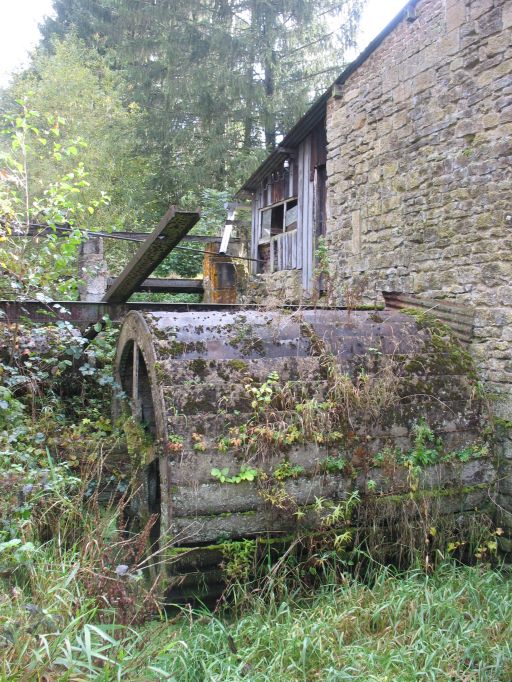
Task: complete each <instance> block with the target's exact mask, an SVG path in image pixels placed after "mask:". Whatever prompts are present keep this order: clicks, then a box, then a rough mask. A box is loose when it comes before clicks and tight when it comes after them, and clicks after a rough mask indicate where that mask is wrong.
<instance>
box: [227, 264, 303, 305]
mask: <svg viewBox="0 0 512 682" xmlns="http://www.w3.org/2000/svg"><path fill="white" fill-rule="evenodd" d="M301 292H302V270H280V271H278V272H272V273H265V274H260V275H251V277H250V278H249V281H248V282H247V284H246V287H245V290H244V291H243V292H241V293H240V294H239V296H238V302H239V303H257V304H261V305H265V306H267V307H270V308H271V307H275V306H279V305H283V304H284V303H293V304H297V303H300V302H301V300H302V298H303V297H302V293H301Z"/></svg>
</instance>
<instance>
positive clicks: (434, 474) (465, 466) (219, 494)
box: [171, 451, 496, 517]
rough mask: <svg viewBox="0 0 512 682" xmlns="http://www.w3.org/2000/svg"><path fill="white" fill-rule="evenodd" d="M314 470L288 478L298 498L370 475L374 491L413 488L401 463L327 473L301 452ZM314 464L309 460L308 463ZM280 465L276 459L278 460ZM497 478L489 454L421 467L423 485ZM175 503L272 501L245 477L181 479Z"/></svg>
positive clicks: (216, 506) (348, 487) (241, 505)
mask: <svg viewBox="0 0 512 682" xmlns="http://www.w3.org/2000/svg"><path fill="white" fill-rule="evenodd" d="M322 454H323V455H324V456H325V455H326V453H325V451H324V452H323V453H322ZM301 460H303V462H304V465H305V468H307V469H308V472H309V473H310V476H304V475H302V476H300V477H298V478H297V479H289V480H287V481H285V482H284V483H283V486H284V490H285V492H286V494H287V496H288V497H289V498H290V500H293V502H294V504H297V505H300V506H304V505H308V504H313V503H314V501H315V498H320V497H322V498H325V499H332V500H342V499H346V498H347V497H348V495H349V494H350V493H351V491H352V490H354V489H357V490H359V491H360V492H364V490H365V485H366V480H368V479H371V480H373V481H374V482H375V485H376V487H375V493H376V494H379V495H393V494H403V493H405V492H409V491H410V480H409V475H410V473H409V471H408V470H407V469H406V468H405V467H401V468H397V469H396V470H395V471H394V472H393V475H392V477H390V475H389V471H384V470H383V469H382V468H377V467H374V468H372V469H370V470H369V471H368V472H367V473H366V474H363V473H362V472H361V473H360V474H359V476H358V477H357V479H356V480H354V478H353V477H352V476H350V475H343V474H324V475H322V472H321V470H320V469H319V460H317V461H316V463H315V462H314V463H313V465H312V463H311V462H309V461H308V458H307V455H306V456H303V457H302V458H301ZM308 464H309V466H308ZM274 466H276V463H274ZM495 478H496V469H495V467H494V465H493V463H492V462H491V461H490V460H488V459H478V460H473V461H470V462H465V463H462V462H457V463H454V464H449V463H445V464H437V465H433V466H429V467H425V469H422V470H421V472H420V474H419V478H418V486H419V489H420V490H435V489H438V488H443V487H445V488H454V489H456V488H458V487H459V488H462V487H464V486H474V485H482V484H491V483H492V482H493V481H494V480H495ZM171 505H172V508H173V513H174V514H175V515H176V516H184V517H186V516H196V515H199V516H204V515H208V514H223V513H239V512H245V511H250V510H258V511H261V510H264V509H265V508H266V507H267V506H268V502H266V501H265V499H264V496H263V495H262V494H261V489H259V488H258V486H257V484H256V483H249V482H242V483H238V484H231V485H230V484H226V483H219V482H216V481H211V482H206V483H200V484H199V485H192V486H185V485H180V486H179V487H178V488H177V489H176V492H174V493H172V494H171Z"/></svg>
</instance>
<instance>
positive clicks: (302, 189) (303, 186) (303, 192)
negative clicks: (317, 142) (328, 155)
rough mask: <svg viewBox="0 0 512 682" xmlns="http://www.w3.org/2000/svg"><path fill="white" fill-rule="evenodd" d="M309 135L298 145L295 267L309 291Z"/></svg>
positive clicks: (311, 189) (311, 197)
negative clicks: (297, 208)
mask: <svg viewBox="0 0 512 682" xmlns="http://www.w3.org/2000/svg"><path fill="white" fill-rule="evenodd" d="M311 142H312V140H311V135H310V136H309V137H307V138H306V139H305V140H304V141H303V142H302V143H301V144H300V146H299V184H298V189H297V194H298V198H299V202H298V206H299V210H298V216H297V233H298V235H297V236H298V243H299V245H300V247H301V248H300V249H299V251H298V254H297V256H298V257H297V267H298V268H302V289H303V291H305V292H310V291H311V288H312V282H313V248H314V245H313V241H314V236H313V210H314V183H313V182H312V179H311V175H310V167H311V146H312V145H311Z"/></svg>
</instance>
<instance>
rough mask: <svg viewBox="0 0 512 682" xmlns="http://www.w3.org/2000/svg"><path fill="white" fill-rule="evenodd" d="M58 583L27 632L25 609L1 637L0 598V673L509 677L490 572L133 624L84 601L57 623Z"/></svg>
mask: <svg viewBox="0 0 512 682" xmlns="http://www.w3.org/2000/svg"><path fill="white" fill-rule="evenodd" d="M66 574H67V571H63V575H62V578H63V579H64V577H65V575H66ZM65 582H66V584H65V585H64V584H63V585H62V586H61V588H57V587H55V588H54V590H53V592H50V593H48V594H47V595H46V603H45V604H40V606H41V607H42V610H41V611H40V612H39V613H40V614H42V615H41V617H42V618H43V621H42V623H39V626H38V627H37V628H32V634H30V623H31V622H32V623H33V620H32V621H31V618H32V616H33V614H30V609H29V613H28V616H24V617H25V624H24V626H22V624H21V617H20V618H19V619H18V631H15V629H12V628H11V630H12V631H11V635H9V636H8V637H7V639H6V638H5V634H6V630H5V623H6V621H5V620H4V619H2V618H1V614H2V613H4V614H5V613H6V611H5V607H6V604H7V600H10V602H11V609H12V606H13V599H14V601H16V600H17V605H18V608H19V612H20V613H21V612H24V613H25V614H26V611H27V606H28V603H27V602H26V601H25V602H24V601H23V595H21V594H18V595H15V596H14V597H12V596H9V595H7V594H6V593H4V596H3V597H2V600H1V601H0V632H1V631H2V630H1V627H2V622H1V621H2V620H3V627H4V629H3V634H4V638H3V641H2V642H1V644H2V648H3V649H4V651H3V652H1V653H3V660H2V662H1V663H0V670H2V671H3V675H2V674H1V673H0V679H1V680H6V681H7V680H9V681H10V680H23V681H25V680H27V681H28V680H45V681H50V680H51V681H52V682H53V681H54V680H55V681H56V680H105V681H107V680H108V681H109V682H110V681H111V680H112V681H114V680H131V681H136V680H140V681H143V680H175V681H176V682H214V681H219V682H221V681H222V682H230V681H233V682H234V681H238V680H248V681H251V682H267V681H269V682H270V681H272V682H276V681H277V682H299V681H304V682H306V681H307V682H309V681H313V680H322V681H324V680H325V681H331V680H332V681H334V680H336V681H338V680H339V681H341V680H360V681H361V682H372V681H375V682H377V681H378V682H386V681H387V682H412V681H413V680H422V681H423V680H432V681H435V682H442V681H444V680H446V681H448V680H457V681H460V682H462V681H464V682H469V681H473V680H474V681H476V680H479V681H486V682H510V681H511V680H512V650H511V646H512V589H511V582H510V578H509V576H508V575H507V573H506V572H500V571H496V570H492V569H490V568H488V567H482V566H480V567H472V568H470V567H460V566H459V567H456V566H454V565H444V566H442V567H440V568H438V569H437V570H436V571H435V572H434V573H433V574H431V575H425V574H424V573H422V572H419V571H418V572H415V571H412V572H409V573H408V574H406V575H403V576H400V577H397V576H392V575H391V574H390V573H389V572H386V571H382V572H380V573H378V574H377V576H376V578H375V581H374V583H373V584H372V586H371V587H369V586H367V585H364V584H362V583H358V582H355V581H352V580H347V582H346V583H345V584H342V585H336V586H327V587H324V588H322V589H321V590H320V591H317V592H316V593H315V594H311V595H310V596H308V595H304V594H302V595H301V596H299V597H297V596H296V597H293V596H291V595H288V596H287V597H286V598H284V597H282V598H279V599H277V598H276V597H275V596H274V597H273V596H272V594H271V595H270V597H269V598H267V599H265V600H262V599H260V598H258V597H257V596H254V597H253V598H252V600H251V601H250V602H249V603H248V604H247V603H246V605H245V607H244V609H243V610H242V611H241V613H239V614H238V615H236V616H235V615H233V613H231V614H224V615H217V616H212V615H211V614H209V613H207V612H203V613H199V614H198V613H191V612H190V613H189V612H187V611H183V612H180V613H179V614H178V615H177V616H174V617H173V618H170V619H169V621H168V622H155V623H152V624H150V625H145V626H140V627H138V628H120V627H114V626H111V625H100V624H98V620H97V618H95V612H94V609H90V608H89V609H88V608H87V605H86V604H84V605H83V608H82V610H81V611H80V612H79V613H78V615H76V617H75V618H74V619H73V620H71V621H69V622H68V623H67V624H66V625H65V626H64V627H62V626H59V621H58V617H57V616H56V612H55V610H53V611H52V606H51V605H52V604H53V603H54V601H55V600H57V603H58V602H59V600H61V599H63V598H65V596H66V594H68V595H69V596H68V598H71V595H72V592H73V587H72V584H71V583H72V579H71V581H70V580H69V576H67V577H66V578H65ZM65 590H67V591H68V592H67V593H66V591H65ZM45 618H46V621H45V620H44V619H45ZM27 619H28V620H27ZM11 622H12V621H11ZM94 623H95V624H94ZM27 624H28V626H29V627H27ZM56 625H57V626H58V630H59V634H53V635H52V634H48V633H51V632H52V630H55V629H56ZM21 629H23V636H21V635H20V630H21ZM27 631H29V634H27ZM0 639H1V638H0ZM11 640H12V641H11ZM0 658H2V657H0Z"/></svg>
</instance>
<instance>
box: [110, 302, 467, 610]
mask: <svg viewBox="0 0 512 682" xmlns="http://www.w3.org/2000/svg"><path fill="white" fill-rule="evenodd" d="M430 340H431V339H430V336H429V333H428V331H425V330H424V329H420V328H419V327H418V325H417V323H416V322H415V320H414V319H413V318H412V317H410V316H408V315H404V314H402V313H399V312H396V311H388V310H384V311H375V310H369V311H342V310H322V309H317V310H304V309H302V310H299V309H296V310H284V309H282V310H272V311H265V310H259V309H254V308H253V309H244V308H242V307H235V306H233V307H232V308H231V309H226V308H220V307H219V308H218V309H216V308H214V307H213V306H211V307H210V308H208V309H197V310H194V311H190V310H187V309H184V310H183V312H161V313H160V312H152V313H145V314H142V313H140V312H131V313H129V314H128V315H127V317H126V319H125V321H124V323H123V326H122V329H121V333H120V337H119V341H118V346H117V354H116V362H115V372H116V378H117V381H118V382H119V384H120V385H121V386H122V388H123V390H124V391H125V393H126V394H127V395H128V397H129V398H130V405H131V411H132V416H133V419H134V420H135V421H136V422H137V423H139V424H141V425H142V426H143V429H144V430H145V432H146V433H147V435H148V437H149V438H150V440H151V442H152V446H151V447H149V448H147V449H145V450H144V452H141V453H132V456H133V454H135V456H137V455H140V457H139V461H140V462H141V463H143V465H144V466H143V467H142V468H141V475H140V484H141V485H140V494H139V495H137V496H136V500H135V503H134V505H133V509H132V512H133V514H134V515H135V516H137V517H138V518H139V519H140V522H141V523H143V522H144V519H147V518H148V516H149V515H150V514H154V513H155V514H158V522H157V524H155V526H154V528H153V533H152V537H151V541H152V543H153V545H154V546H156V545H157V544H158V542H160V547H161V549H162V554H163V556H161V557H159V560H158V565H159V567H161V566H164V565H166V564H167V565H166V568H165V571H164V575H163V576H162V586H163V588H164V592H165V593H166V594H168V595H170V598H171V599H175V598H181V597H183V598H186V597H187V595H189V594H195V593H197V592H198V591H199V592H202V593H203V594H204V593H205V591H206V592H209V593H210V594H211V593H215V592H220V591H221V589H222V587H223V585H224V575H223V572H222V564H223V560H224V558H225V552H224V551H223V548H225V544H224V543H225V542H226V541H228V542H230V541H239V540H243V539H255V540H256V541H257V542H258V543H259V542H261V543H263V544H264V543H265V542H272V541H278V542H279V541H281V540H283V541H284V539H285V538H286V539H290V538H293V537H294V535H295V534H296V533H297V532H299V531H300V532H306V531H314V530H315V529H316V528H317V527H318V523H319V519H318V514H315V513H313V512H312V510H311V507H312V503H313V502H314V501H315V499H316V498H323V499H329V500H334V501H340V500H343V499H346V498H347V496H348V495H349V494H350V493H351V492H352V491H354V490H359V491H361V492H363V493H364V491H365V489H366V480H367V478H368V462H370V461H371V456H372V454H375V453H376V452H378V451H379V450H380V449H381V448H382V447H384V446H385V445H388V446H393V447H395V446H396V447H400V448H405V449H406V448H407V447H409V446H410V442H411V437H410V434H411V428H412V425H413V424H414V422H415V421H416V420H417V418H418V415H419V414H421V416H422V417H424V418H425V419H426V420H427V421H428V423H429V424H431V426H432V427H433V428H434V429H436V433H440V434H443V436H444V437H445V439H446V441H447V443H449V446H450V447H456V446H458V445H459V444H464V443H468V442H472V441H473V440H474V439H475V436H476V433H477V431H478V427H479V409H480V408H479V406H478V405H477V404H476V403H475V402H474V401H473V402H472V395H471V387H470V386H469V385H468V382H467V379H466V377H465V376H464V370H463V368H462V367H461V366H458V365H457V362H456V357H457V356H456V354H453V357H451V355H450V354H449V353H448V354H447V353H445V352H444V351H443V352H441V353H440V352H439V350H438V349H437V350H436V349H433V348H431V346H430ZM326 357H329V358H330V362H332V363H334V365H335V366H336V371H337V372H338V373H339V376H351V377H354V376H358V373H360V372H365V373H367V374H368V375H369V376H371V375H372V373H373V372H375V373H378V372H379V371H380V370H379V367H382V366H383V363H386V362H387V361H388V360H389V362H394V360H395V359H396V358H399V359H400V362H399V364H397V365H396V366H397V368H398V367H400V368H402V369H403V368H404V367H405V366H408V365H409V366H410V369H409V370H408V374H407V376H405V377H404V380H403V381H401V382H400V387H399V388H397V390H398V391H399V392H400V395H399V396H397V400H396V401H395V402H394V403H393V404H391V403H390V405H387V406H386V405H384V406H383V408H382V414H377V415H373V416H371V415H364V414H363V415H356V414H354V415H353V418H354V420H355V421H354V423H352V424H351V427H350V429H351V435H350V438H355V440H354V443H356V442H357V443H359V444H361V443H362V444H363V445H364V453H363V454H364V456H365V457H367V458H368V461H367V462H366V464H364V466H362V467H361V468H359V469H358V468H357V461H356V460H357V457H362V456H363V455H362V454H361V453H362V452H363V448H362V446H358V447H353V448H352V450H351V451H350V448H349V446H348V445H347V443H348V440H347V439H348V436H349V434H348V429H347V433H345V434H343V437H344V438H345V437H346V442H345V443H344V447H345V448H346V450H347V451H346V453H345V456H346V457H349V458H350V457H353V461H351V462H349V463H350V466H351V470H350V474H347V473H346V472H343V471H341V470H340V471H332V470H329V469H328V468H326V466H325V463H326V462H327V461H328V458H330V457H332V455H333V447H332V444H331V443H329V438H328V436H329V434H325V435H326V439H325V441H324V442H322V439H321V438H317V439H316V441H314V442H313V441H312V442H305V441H300V439H299V440H298V441H297V442H296V443H292V444H291V445H289V446H286V447H283V448H282V449H281V450H280V449H279V448H274V449H269V450H268V451H266V453H265V454H263V455H262V453H261V452H259V453H258V452H256V453H255V452H254V450H253V451H251V450H250V448H249V447H246V446H245V445H243V444H242V445H240V444H239V443H238V440H239V439H233V438H231V439H230V438H229V434H230V433H231V434H232V433H233V430H235V432H236V430H237V429H238V430H239V431H240V429H241V428H242V430H243V429H244V428H246V427H247V424H251V423H254V418H255V417H254V406H252V405H251V402H252V401H251V395H250V394H249V393H248V390H247V386H248V384H250V385H252V386H261V384H262V383H264V382H265V381H266V380H267V377H268V376H269V374H270V373H272V372H273V373H275V375H274V376H276V375H277V376H278V377H279V383H280V384H281V385H286V387H287V391H288V393H289V395H291V396H292V397H293V396H295V398H294V399H296V400H299V396H302V398H300V399H302V400H304V397H306V398H307V399H310V400H316V401H317V402H321V401H322V400H324V399H325V397H326V396H327V395H330V393H329V391H332V386H330V385H329V377H328V376H327V374H326V366H325V361H326ZM397 371H398V369H397ZM420 384H421V389H420V388H418V387H419V386H420ZM378 385H379V384H378V382H377V383H375V386H376V387H378ZM420 393H421V397H419V395H418V394H420ZM429 393H435V396H434V395H429ZM413 396H414V398H413ZM287 409H288V408H286V409H285V408H284V407H283V406H277V407H276V408H275V410H274V411H273V417H272V418H273V419H274V420H277V421H279V420H280V421H281V423H286V420H287V419H289V416H290V415H289V414H288V412H287V411H286V410H287ZM370 416H371V418H370ZM251 420H252V421H251ZM354 434H356V435H355V436H354ZM226 443H227V445H226ZM357 443H356V444H357ZM335 447H338V444H335ZM340 447H341V446H340ZM334 449H335V448H334ZM142 459H143V460H144V461H143V462H142V461H141V460H142ZM283 462H288V463H289V465H290V466H291V467H296V469H295V471H296V472H299V473H298V474H297V475H296V476H293V477H289V478H288V479H287V480H284V481H282V482H281V483H280V485H281V487H282V489H283V490H284V491H285V494H286V495H287V496H289V499H292V500H293V502H294V505H296V508H297V509H301V510H303V511H302V513H301V514H300V521H299V520H298V518H299V516H298V515H295V514H294V513H292V512H290V511H288V512H286V511H283V509H282V508H279V507H278V506H277V507H276V506H273V505H272V504H269V502H268V499H265V496H262V495H261V490H259V489H258V486H257V485H256V484H255V482H253V481H247V480H242V481H237V483H236V484H233V483H231V484H230V483H226V482H221V481H220V480H219V479H218V477H215V476H214V475H212V474H213V471H214V470H216V469H217V470H226V469H228V470H229V474H230V476H232V475H234V474H237V472H240V471H241V467H243V465H244V464H245V465H249V466H252V467H254V468H255V469H257V470H258V472H259V474H261V475H262V477H263V478H265V477H266V480H273V478H272V477H273V475H274V473H273V472H275V471H276V469H277V468H279V467H280V466H282V464H283ZM352 464H353V466H352ZM365 467H366V469H365ZM372 476H373V477H374V478H376V479H377V480H380V478H379V477H381V478H382V481H383V482H382V490H383V492H387V493H389V492H393V491H394V490H395V489H396V488H397V486H398V489H402V488H403V485H404V481H403V480H397V481H390V482H385V481H384V478H383V477H382V476H381V473H379V472H378V471H375V472H373V474H372ZM235 478H236V477H235ZM162 562H163V563H162Z"/></svg>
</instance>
